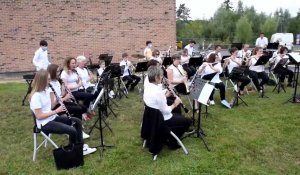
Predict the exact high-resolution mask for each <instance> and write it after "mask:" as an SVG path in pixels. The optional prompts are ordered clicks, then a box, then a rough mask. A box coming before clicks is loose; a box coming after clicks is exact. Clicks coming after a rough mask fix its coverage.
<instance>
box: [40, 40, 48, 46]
mask: <svg viewBox="0 0 300 175" xmlns="http://www.w3.org/2000/svg"><path fill="white" fill-rule="evenodd" d="M40 46H48V43H47V41H46V40H41V41H40Z"/></svg>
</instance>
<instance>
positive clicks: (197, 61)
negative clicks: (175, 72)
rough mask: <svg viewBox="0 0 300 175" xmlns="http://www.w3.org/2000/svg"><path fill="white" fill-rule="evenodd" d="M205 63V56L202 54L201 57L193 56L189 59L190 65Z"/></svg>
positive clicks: (197, 65)
mask: <svg viewBox="0 0 300 175" xmlns="http://www.w3.org/2000/svg"><path fill="white" fill-rule="evenodd" d="M202 63H203V56H202V55H200V56H199V57H191V58H190V61H189V66H194V67H199V66H201V65H202Z"/></svg>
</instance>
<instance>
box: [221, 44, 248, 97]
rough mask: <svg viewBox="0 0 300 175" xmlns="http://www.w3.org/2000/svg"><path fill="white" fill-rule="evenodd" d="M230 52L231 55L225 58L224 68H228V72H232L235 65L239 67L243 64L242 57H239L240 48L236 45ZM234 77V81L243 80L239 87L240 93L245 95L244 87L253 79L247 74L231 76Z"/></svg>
mask: <svg viewBox="0 0 300 175" xmlns="http://www.w3.org/2000/svg"><path fill="white" fill-rule="evenodd" d="M230 54H231V56H230V57H228V58H226V59H225V60H224V68H226V67H227V68H228V73H229V74H230V73H231V71H232V69H233V68H234V67H239V66H242V60H241V59H240V58H238V49H237V48H236V47H233V48H231V49H230ZM230 79H232V80H233V81H235V80H236V81H239V82H242V83H241V84H240V87H239V94H240V95H243V94H244V93H243V91H244V88H245V86H247V84H249V83H250V82H251V80H250V79H249V78H248V77H247V76H244V75H243V76H238V77H232V78H230Z"/></svg>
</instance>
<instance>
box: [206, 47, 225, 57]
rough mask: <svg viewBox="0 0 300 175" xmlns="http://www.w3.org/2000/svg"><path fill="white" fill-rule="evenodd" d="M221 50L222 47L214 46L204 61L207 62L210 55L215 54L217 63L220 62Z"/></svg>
mask: <svg viewBox="0 0 300 175" xmlns="http://www.w3.org/2000/svg"><path fill="white" fill-rule="evenodd" d="M221 50H222V47H221V46H220V45H216V46H215V50H214V51H212V52H210V53H209V54H207V55H206V58H205V60H208V58H209V56H210V54H213V53H214V54H216V55H217V56H218V58H219V61H221V60H222V54H221Z"/></svg>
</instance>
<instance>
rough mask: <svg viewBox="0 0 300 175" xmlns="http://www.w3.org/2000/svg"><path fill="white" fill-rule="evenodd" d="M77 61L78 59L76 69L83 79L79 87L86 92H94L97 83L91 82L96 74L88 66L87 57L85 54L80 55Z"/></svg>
mask: <svg viewBox="0 0 300 175" xmlns="http://www.w3.org/2000/svg"><path fill="white" fill-rule="evenodd" d="M76 61H77V67H76V71H77V73H78V75H79V76H80V78H81V81H82V87H80V88H79V89H82V90H83V91H85V92H92V91H93V90H94V87H95V84H93V83H91V80H93V79H94V75H93V74H92V72H90V71H89V70H88V69H87V68H86V66H87V59H86V57H85V56H83V55H81V56H78V57H77V58H76Z"/></svg>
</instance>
